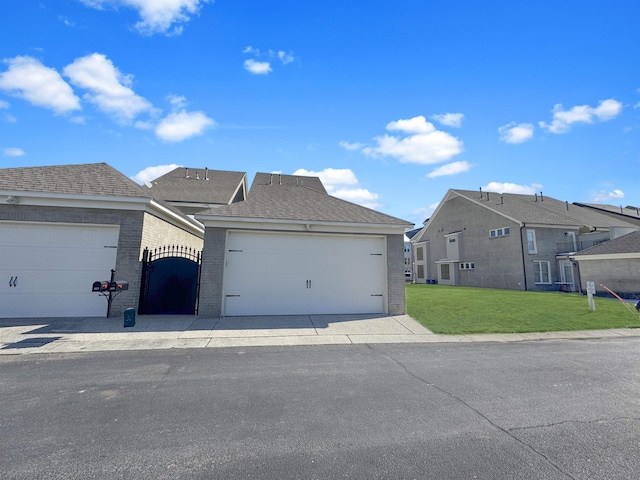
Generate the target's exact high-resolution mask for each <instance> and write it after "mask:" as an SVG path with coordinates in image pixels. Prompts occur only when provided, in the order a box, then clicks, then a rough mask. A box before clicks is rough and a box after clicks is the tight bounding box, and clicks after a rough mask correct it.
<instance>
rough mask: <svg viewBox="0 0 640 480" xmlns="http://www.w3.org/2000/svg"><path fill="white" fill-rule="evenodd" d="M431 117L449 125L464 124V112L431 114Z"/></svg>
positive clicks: (458, 125)
mask: <svg viewBox="0 0 640 480" xmlns="http://www.w3.org/2000/svg"><path fill="white" fill-rule="evenodd" d="M430 118H432V119H434V120H435V121H436V122H439V123H441V124H442V125H446V126H448V127H460V126H461V125H462V120H463V119H464V114H462V113H444V114H442V115H431V117H430Z"/></svg>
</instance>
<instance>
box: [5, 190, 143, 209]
mask: <svg viewBox="0 0 640 480" xmlns="http://www.w3.org/2000/svg"><path fill="white" fill-rule="evenodd" d="M0 195H3V196H5V195H6V196H7V197H10V196H12V197H16V198H17V199H18V202H16V205H30V206H39V207H43V206H48V207H76V208H100V209H110V208H111V209H115V210H143V209H144V205H145V204H147V203H149V199H148V198H144V197H110V196H87V195H65V194H49V193H44V192H25V191H7V190H4V191H2V192H0Z"/></svg>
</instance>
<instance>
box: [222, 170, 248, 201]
mask: <svg viewBox="0 0 640 480" xmlns="http://www.w3.org/2000/svg"><path fill="white" fill-rule="evenodd" d="M241 188H242V189H244V198H247V192H248V191H249V190H248V189H247V174H246V173H245V174H244V175H243V176H242V180H240V183H239V184H238V186H237V187H236V189H235V190H234V191H233V193H232V194H231V198H230V199H229V201H228V202H227V205H231V202H233V199H234V198H236V195H237V194H238V191H239V190H240V189H241Z"/></svg>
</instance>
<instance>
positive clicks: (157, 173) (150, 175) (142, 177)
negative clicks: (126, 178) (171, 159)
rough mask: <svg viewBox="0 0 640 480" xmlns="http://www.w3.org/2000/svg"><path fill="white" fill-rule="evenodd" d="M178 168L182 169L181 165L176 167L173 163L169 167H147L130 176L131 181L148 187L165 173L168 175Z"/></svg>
mask: <svg viewBox="0 0 640 480" xmlns="http://www.w3.org/2000/svg"><path fill="white" fill-rule="evenodd" d="M179 167H182V165H176V164H175V163H172V164H170V165H156V166H155V167H147V168H145V169H144V170H140V171H139V172H138V173H136V174H135V175H134V176H132V177H131V180H133V181H134V182H137V183H139V184H140V185H143V184H145V185H149V184H150V183H151V181H152V180H155V179H156V178H158V177H161V176H162V175H164V174H165V173H169V172H170V171H172V170H175V169H176V168H179Z"/></svg>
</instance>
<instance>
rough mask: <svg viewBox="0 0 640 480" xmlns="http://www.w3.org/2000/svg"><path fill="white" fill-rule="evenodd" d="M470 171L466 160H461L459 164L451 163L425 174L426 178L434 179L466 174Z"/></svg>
mask: <svg viewBox="0 0 640 480" xmlns="http://www.w3.org/2000/svg"><path fill="white" fill-rule="evenodd" d="M470 169H471V165H470V164H469V163H468V162H467V161H466V160H463V161H461V162H452V163H447V164H446V165H442V166H441V167H438V168H436V169H435V170H433V171H432V172H431V173H429V174H427V177H429V178H434V177H444V176H448V175H456V174H458V173H463V172H468V171H469V170H470Z"/></svg>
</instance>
